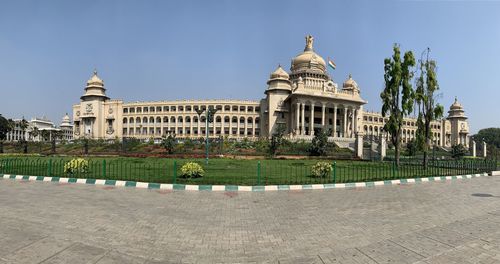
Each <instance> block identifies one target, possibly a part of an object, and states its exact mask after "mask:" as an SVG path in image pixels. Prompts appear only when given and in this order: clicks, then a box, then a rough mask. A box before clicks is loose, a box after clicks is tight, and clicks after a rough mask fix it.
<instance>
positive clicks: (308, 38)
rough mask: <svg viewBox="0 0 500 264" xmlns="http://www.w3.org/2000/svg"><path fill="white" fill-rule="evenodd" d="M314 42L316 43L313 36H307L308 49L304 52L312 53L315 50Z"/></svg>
mask: <svg viewBox="0 0 500 264" xmlns="http://www.w3.org/2000/svg"><path fill="white" fill-rule="evenodd" d="M313 42H314V37H313V36H311V35H307V36H306V47H305V48H304V51H312V50H313Z"/></svg>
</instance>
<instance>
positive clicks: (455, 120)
mask: <svg viewBox="0 0 500 264" xmlns="http://www.w3.org/2000/svg"><path fill="white" fill-rule="evenodd" d="M446 119H448V120H449V121H450V125H451V131H450V143H451V145H458V144H462V145H464V146H465V147H468V146H469V138H468V134H469V124H468V122H467V116H465V112H464V108H463V106H462V105H461V104H460V103H459V102H458V100H457V98H456V97H455V102H453V104H452V105H451V106H450V110H449V111H448V117H447V118H446Z"/></svg>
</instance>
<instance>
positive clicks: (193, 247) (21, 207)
mask: <svg viewBox="0 0 500 264" xmlns="http://www.w3.org/2000/svg"><path fill="white" fill-rule="evenodd" d="M474 193H491V194H494V195H499V194H500V177H481V178H475V179H471V180H463V181H448V182H439V183H422V184H415V185H405V186H382V187H376V188H363V189H345V190H344V189H330V190H322V191H315V190H306V191H301V192H293V191H290V192H288V191H282V192H255V193H252V192H242V193H238V195H234V196H233V195H230V196H228V195H225V194H224V193H217V192H190V191H175V192H170V193H168V194H167V195H165V194H162V193H158V192H157V191H156V190H145V189H131V188H123V187H117V188H115V189H113V190H104V189H102V188H98V187H96V186H87V185H64V186H58V185H56V184H52V183H43V182H27V183H19V182H16V181H13V180H0V201H2V202H1V203H0V223H1V224H0V234H1V236H0V249H1V250H0V263H1V264H4V263H39V262H43V261H45V263H65V262H66V263H88V262H89V263H100V264H103V263H278V261H279V262H280V263H356V264H359V263H500V260H499V253H498V252H500V230H497V229H498V228H497V226H500V210H499V209H498V208H500V199H498V198H496V197H477V196H472V194H474Z"/></svg>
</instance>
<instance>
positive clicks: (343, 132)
mask: <svg viewBox="0 0 500 264" xmlns="http://www.w3.org/2000/svg"><path fill="white" fill-rule="evenodd" d="M342 125H343V131H342V137H343V138H345V137H346V134H347V107H345V106H344V122H343V124H342Z"/></svg>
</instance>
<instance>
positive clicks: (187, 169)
mask: <svg viewBox="0 0 500 264" xmlns="http://www.w3.org/2000/svg"><path fill="white" fill-rule="evenodd" d="M203 174H205V171H204V170H203V168H202V167H201V165H200V164H198V163H196V162H188V163H186V164H184V165H182V167H181V175H182V176H183V177H185V178H198V177H203Z"/></svg>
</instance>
